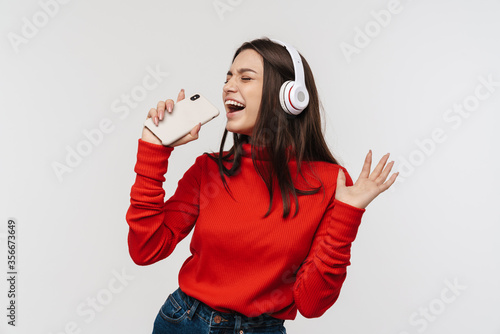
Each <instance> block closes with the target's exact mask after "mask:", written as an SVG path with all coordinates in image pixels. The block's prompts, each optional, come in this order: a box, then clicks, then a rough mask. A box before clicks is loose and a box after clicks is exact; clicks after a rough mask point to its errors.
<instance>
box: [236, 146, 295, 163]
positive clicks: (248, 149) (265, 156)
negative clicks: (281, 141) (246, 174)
mask: <svg viewBox="0 0 500 334" xmlns="http://www.w3.org/2000/svg"><path fill="white" fill-rule="evenodd" d="M252 147H253V149H254V150H255V151H256V152H258V153H257V158H260V160H270V158H269V153H268V152H267V150H266V149H265V147H264V146H257V145H252V144H250V143H243V144H242V145H241V148H242V150H243V157H245V158H250V159H251V158H252ZM291 149H292V145H290V146H288V150H289V152H290V151H291ZM292 160H295V158H294V157H293V155H292Z"/></svg>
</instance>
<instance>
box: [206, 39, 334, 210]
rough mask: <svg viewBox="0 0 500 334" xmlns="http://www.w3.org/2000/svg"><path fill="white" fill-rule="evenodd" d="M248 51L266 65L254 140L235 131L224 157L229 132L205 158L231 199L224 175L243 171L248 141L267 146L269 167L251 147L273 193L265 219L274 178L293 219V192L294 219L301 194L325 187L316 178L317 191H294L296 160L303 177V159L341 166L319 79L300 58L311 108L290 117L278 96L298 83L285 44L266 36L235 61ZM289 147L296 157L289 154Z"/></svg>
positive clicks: (246, 47)
mask: <svg viewBox="0 0 500 334" xmlns="http://www.w3.org/2000/svg"><path fill="white" fill-rule="evenodd" d="M247 49H252V50H255V51H256V52H258V53H259V54H260V55H261V56H262V58H263V61H264V82H263V87H262V100H261V104H260V109H259V112H258V116H257V119H256V123H255V126H254V128H253V132H252V136H251V138H250V137H249V136H248V135H243V134H238V133H233V147H232V148H231V149H230V150H229V151H228V152H227V154H226V155H224V152H223V148H224V143H225V141H226V137H227V133H228V130H227V129H225V130H224V135H223V136H222V140H221V144H220V149H219V153H218V154H215V155H214V156H212V155H211V154H208V153H205V154H207V155H208V156H209V157H210V158H211V159H212V160H214V161H216V162H217V164H218V166H219V172H220V176H221V179H222V182H223V184H224V187H225V188H226V190H227V191H228V192H229V194H230V195H231V196H232V194H231V191H230V189H229V188H228V185H227V182H226V179H225V177H224V175H227V176H232V175H235V174H237V173H238V172H239V169H240V165H241V157H242V154H243V149H242V145H243V144H244V143H251V144H252V145H258V146H262V147H265V149H266V152H265V154H266V155H267V156H268V160H269V163H267V164H264V163H263V162H262V161H261V160H260V159H259V156H258V152H259V150H254V149H253V147H252V153H251V156H252V161H253V165H254V167H255V168H256V170H257V172H258V173H259V175H260V177H261V178H262V180H263V181H264V182H265V184H266V186H267V189H268V191H269V197H270V203H269V208H268V211H267V213H266V214H265V216H264V217H267V216H268V215H269V214H270V212H271V208H272V203H273V192H274V189H273V178H274V177H276V178H277V180H278V184H279V188H280V191H281V197H282V199H283V218H286V217H288V215H289V213H290V196H289V194H291V196H292V197H293V199H294V201H295V207H296V210H295V214H294V217H295V215H297V213H298V210H299V205H298V201H297V194H299V195H309V194H315V193H317V192H318V191H319V190H320V188H321V187H323V183H322V182H321V180H320V179H319V177H317V180H319V182H320V183H321V186H320V187H317V188H312V189H311V190H300V189H297V188H295V186H294V184H293V182H292V178H291V175H290V170H289V168H288V164H289V162H290V160H291V159H292V157H293V158H294V159H295V160H296V163H297V171H298V172H299V173H300V175H301V176H303V175H302V170H301V163H302V161H325V162H329V163H332V164H337V165H338V162H337V160H336V159H335V158H334V157H333V155H332V153H331V152H330V149H329V148H328V146H327V144H326V142H325V139H324V136H323V132H322V130H321V116H320V101H319V97H318V91H317V90H316V84H315V83H314V77H313V74H312V71H311V69H310V67H309V64H308V63H307V61H306V60H305V59H304V57H302V55H300V56H301V58H302V63H303V65H304V75H305V81H306V87H307V90H308V92H309V105H308V106H307V108H306V109H304V111H302V113H300V114H299V115H297V116H293V115H289V114H287V113H285V112H284V111H283V109H282V108H281V105H280V102H279V97H278V96H279V90H280V87H281V85H282V84H283V82H285V81H287V80H294V79H295V75H294V70H293V63H292V59H291V57H290V54H289V53H288V51H287V50H286V49H285V48H284V47H283V46H281V45H279V44H276V43H274V42H273V41H271V40H270V39H269V38H267V37H263V38H259V39H254V40H253V41H250V42H245V43H243V44H242V45H241V46H240V47H239V48H238V49H237V50H236V52H235V54H234V57H233V62H234V59H235V58H236V57H237V56H238V54H239V53H240V52H242V51H243V50H247ZM290 147H291V153H292V156H290V154H288V153H287V152H288V151H287V150H288V149H289V148H290ZM223 161H225V162H232V165H231V168H230V169H228V168H226V167H225V166H224V165H223ZM266 165H267V167H266ZM311 165H312V164H311ZM304 179H305V178H304Z"/></svg>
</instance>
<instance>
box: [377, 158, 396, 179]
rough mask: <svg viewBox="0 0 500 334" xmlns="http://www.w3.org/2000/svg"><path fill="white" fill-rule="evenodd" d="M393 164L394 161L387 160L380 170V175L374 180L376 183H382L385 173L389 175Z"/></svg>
mask: <svg viewBox="0 0 500 334" xmlns="http://www.w3.org/2000/svg"><path fill="white" fill-rule="evenodd" d="M393 166H394V161H391V162H389V163H388V164H387V166H385V168H384V170H383V171H382V174H380V176H379V177H378V178H377V179H376V180H375V181H376V182H377V183H384V182H385V179H386V178H387V175H389V173H390V172H391V169H392V167H393Z"/></svg>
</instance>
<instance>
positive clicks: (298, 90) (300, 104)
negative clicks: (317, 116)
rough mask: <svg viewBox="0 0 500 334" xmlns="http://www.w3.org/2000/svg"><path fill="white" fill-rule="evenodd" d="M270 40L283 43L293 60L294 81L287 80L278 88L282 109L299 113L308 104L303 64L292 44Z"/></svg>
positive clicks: (293, 113)
mask: <svg viewBox="0 0 500 334" xmlns="http://www.w3.org/2000/svg"><path fill="white" fill-rule="evenodd" d="M271 41H273V42H275V43H278V44H280V45H283V46H284V47H285V48H286V50H287V51H288V53H290V56H291V57H292V61H293V70H294V72H295V81H292V80H288V81H286V82H285V83H283V85H281V88H280V103H281V107H282V108H283V110H284V111H285V112H286V113H288V114H291V115H298V114H300V113H301V112H302V111H303V110H304V109H305V108H306V107H307V105H308V104H309V93H308V92H307V89H306V82H305V78H304V66H303V65H302V60H301V58H300V55H299V53H298V51H297V50H295V49H294V48H293V47H292V46H290V45H288V44H286V43H284V42H281V41H278V40H277V39H271Z"/></svg>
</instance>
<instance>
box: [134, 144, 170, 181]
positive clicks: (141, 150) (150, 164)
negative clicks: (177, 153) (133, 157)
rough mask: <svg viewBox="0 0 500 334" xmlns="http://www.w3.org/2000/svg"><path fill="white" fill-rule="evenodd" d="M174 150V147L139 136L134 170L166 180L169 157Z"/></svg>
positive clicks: (149, 176)
mask: <svg viewBox="0 0 500 334" xmlns="http://www.w3.org/2000/svg"><path fill="white" fill-rule="evenodd" d="M173 150H174V148H173V147H170V146H164V145H158V144H153V143H150V142H147V141H144V140H142V139H141V138H139V144H138V150H137V162H136V164H135V168H134V171H135V172H136V173H137V174H138V175H142V176H145V177H148V178H151V179H154V180H157V181H161V182H164V181H165V176H164V175H165V173H166V172H167V167H168V158H169V157H170V154H171V153H172V151H173Z"/></svg>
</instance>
